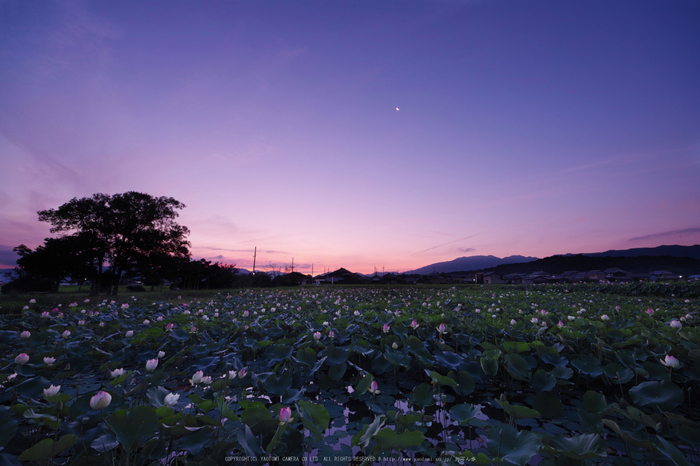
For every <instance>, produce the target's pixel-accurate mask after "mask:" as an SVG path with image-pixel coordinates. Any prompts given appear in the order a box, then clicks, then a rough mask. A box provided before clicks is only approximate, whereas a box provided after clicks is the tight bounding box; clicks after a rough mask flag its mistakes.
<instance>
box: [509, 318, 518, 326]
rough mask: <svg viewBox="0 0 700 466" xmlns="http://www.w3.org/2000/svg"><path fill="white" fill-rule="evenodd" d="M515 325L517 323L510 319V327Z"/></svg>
mask: <svg viewBox="0 0 700 466" xmlns="http://www.w3.org/2000/svg"><path fill="white" fill-rule="evenodd" d="M517 323H518V322H516V320H515V319H510V325H515V324H517Z"/></svg>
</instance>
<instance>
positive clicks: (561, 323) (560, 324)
mask: <svg viewBox="0 0 700 466" xmlns="http://www.w3.org/2000/svg"><path fill="white" fill-rule="evenodd" d="M563 326H564V322H562V321H561V320H559V323H558V324H557V327H559V328H562V327H563Z"/></svg>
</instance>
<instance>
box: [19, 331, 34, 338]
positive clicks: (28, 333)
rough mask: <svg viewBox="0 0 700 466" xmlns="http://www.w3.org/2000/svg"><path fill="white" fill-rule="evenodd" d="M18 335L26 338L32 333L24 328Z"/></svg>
mask: <svg viewBox="0 0 700 466" xmlns="http://www.w3.org/2000/svg"><path fill="white" fill-rule="evenodd" d="M19 336H20V337H22V338H24V339H27V338H29V337H31V336H32V334H31V333H30V332H28V331H27V330H25V331H24V332H22V333H20V334H19Z"/></svg>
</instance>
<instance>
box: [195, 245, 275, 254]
mask: <svg viewBox="0 0 700 466" xmlns="http://www.w3.org/2000/svg"><path fill="white" fill-rule="evenodd" d="M195 249H208V250H210V251H228V252H246V253H251V254H252V253H253V252H254V249H229V248H217V247H214V246H197V247H196V248H195ZM258 252H259V253H265V254H288V253H287V252H285V251H275V250H273V249H259V250H258Z"/></svg>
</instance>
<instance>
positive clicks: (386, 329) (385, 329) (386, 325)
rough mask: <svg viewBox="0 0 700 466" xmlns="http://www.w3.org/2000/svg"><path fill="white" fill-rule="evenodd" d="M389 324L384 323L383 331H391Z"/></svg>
mask: <svg viewBox="0 0 700 466" xmlns="http://www.w3.org/2000/svg"><path fill="white" fill-rule="evenodd" d="M389 328H390V327H389V324H384V325H382V332H383V333H389Z"/></svg>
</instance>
